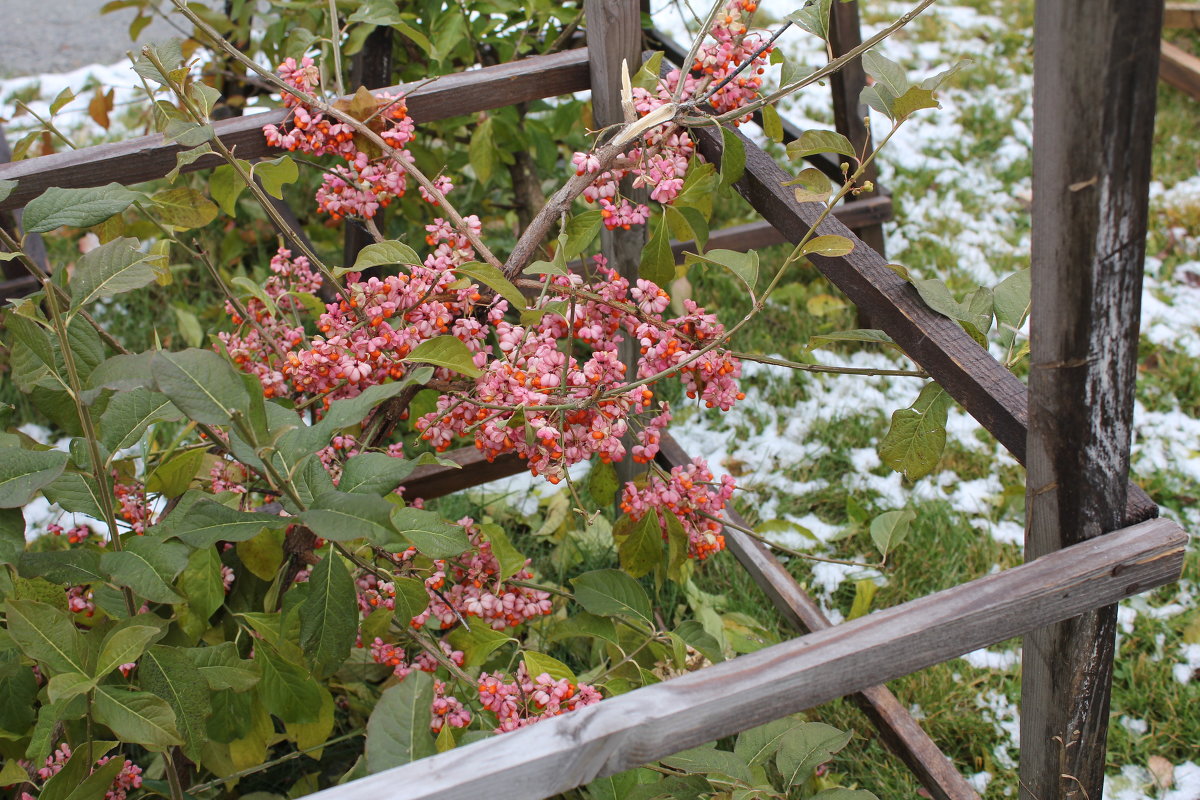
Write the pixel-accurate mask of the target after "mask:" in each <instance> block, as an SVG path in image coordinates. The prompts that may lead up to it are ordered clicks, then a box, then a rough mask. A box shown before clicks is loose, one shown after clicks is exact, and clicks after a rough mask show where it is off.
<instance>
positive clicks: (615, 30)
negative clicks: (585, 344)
mask: <svg viewBox="0 0 1200 800" xmlns="http://www.w3.org/2000/svg"><path fill="white" fill-rule="evenodd" d="M583 8H584V16H585V19H586V31H587V44H588V67H589V71H590V73H591V80H592V114H593V116H594V117H595V124H596V127H597V128H603V127H604V126H606V125H612V124H614V123H617V122H621V121H622V120H623V119H624V113H623V112H622V110H621V61H622V60H624V61H625V62H626V63H628V65H629V72H630V75H633V74H634V73H636V72H637V70H638V69H639V67H640V66H641V63H642V27H641V18H642V15H641V3H640V1H639V0H584V4H583ZM621 192H622V193H623V194H624V195H625V196H627V197H629V198H630V199H631V200H632V201H633V202H635V203H636V202H645V201H646V191H645V190H644V189H634V188H633V187H632V186H631V185H630V184H629V181H628V180H626V181H622V184H621ZM600 237H601V238H600V244H601V250H602V251H603V253H604V257H605V258H607V259H608V265H609V266H610V267H611V268H613V269H615V270H617V272H619V273H620V274H621V275H622V276H623V277H625V278H628V279H629V281H630V282H631V283H632V282H633V281H634V280H636V279H637V274H638V264H639V263H640V261H641V256H642V247H643V246H644V245H645V243H646V228H645V226H641V227H638V228H634V229H632V230H628V231H626V230H621V229H620V228H618V229H617V230H615V231H607V230H604V231H601V234H600ZM618 352H619V355H620V357H621V360H622V361H623V362H625V363H626V364H630V365H632V364H635V363H637V357H638V349H637V342H636V340H634V339H633V338H632V337H626V341H625V342H623V343H622V345H621V349H620V350H619V351H618ZM631 369H632V367H631ZM633 377H634V375H633V374H632V372H631V373H630V374H629V378H630V379H632V378H633ZM625 439H626V441H625V447H626V449H627V450H628V449H629V448H630V447H632V445H633V440H632V437H631V436H629V435H627V436H626V437H625ZM616 467H617V478H618V479H619V480H620V481H622V482H624V481H628V480H631V479H632V478H633V475H634V473H635V472H636V471H637V470H636V469H635V468H636V467H637V465H636V464H634V462H633V459H630V458H626V459H625V460H624V461H622V462H621V463H619V464H617V465H616Z"/></svg>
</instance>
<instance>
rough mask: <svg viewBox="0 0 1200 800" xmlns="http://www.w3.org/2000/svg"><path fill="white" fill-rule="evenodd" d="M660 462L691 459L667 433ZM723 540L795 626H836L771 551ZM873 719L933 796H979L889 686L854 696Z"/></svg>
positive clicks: (962, 799) (955, 799)
mask: <svg viewBox="0 0 1200 800" xmlns="http://www.w3.org/2000/svg"><path fill="white" fill-rule="evenodd" d="M659 448H660V449H659V453H658V459H657V460H658V462H659V463H660V464H661V465H662V466H664V467H666V468H667V469H670V468H671V467H674V466H678V465H681V464H686V463H688V462H689V461H691V457H690V456H689V455H688V454H687V452H686V451H685V450H684V449H683V448H682V447H680V446H679V443H678V442H676V441H675V439H674V438H672V437H671V435H670V434H665V435H664V436H663V437H662V441H661V442H660V444H659ZM725 516H726V518H727V519H729V521H730V522H732V523H733V524H734V525H741V526H742V527H747V525H746V521H745V520H743V519H742V517H741V515H740V514H738V513H737V512H736V511H733V510H732V509H727V510H726V512H725ZM725 544H726V545H727V546H728V547H729V550H730V552H731V553H733V555H734V557H735V558H737V560H738V562H740V563H741V565H742V567H743V568H744V569H745V570H746V572H748V573H749V574H750V577H751V578H753V579H754V582H755V583H756V584H758V587H759V588H760V589H762V590H763V593H764V594H766V595H767V597H768V598H770V600H771V602H772V604H773V605H774V606H775V609H776V610H777V611H778V612H779V614H780V615H781V616H782V617H783V618H784V619H785V620H787V622H788V624H789V625H791V626H792V628H794V629H796V630H798V631H801V632H815V631H821V630H825V629H826V628H831V627H833V624H832V623H831V622H830V621H829V618H828V617H826V616H825V612H823V611H822V610H821V607H820V606H819V605H818V604H817V602H816V601H815V600H813V599H812V597H810V596H809V594H808V593H807V592H806V591H804V588H803V587H802V586H801V585H800V584H799V583H798V582H797V581H796V579H795V578H793V577H792V574H791V573H790V572H788V571H787V568H786V567H785V566H784V565H783V564H781V563H780V562H779V559H777V558H775V556H774V554H773V553H772V552H771V549H770V548H769V547H767V546H766V545H765V544H763V543H762V542H760V541H758V540H757V539H755V538H753V537H751V536H748V535H746V534H745V533H743V532H742V531H740V530H738V529H737V528H733V527H728V526H726V528H725ZM852 699H853V700H854V702H855V703H857V704H858V707H859V708H861V709H862V711H863V713H864V714H866V715H867V717H868V718H869V719H870V720H871V723H872V724H873V725H874V726H875V729H876V730H877V731H879V735H880V737H881V738H882V739H883V741H884V742H885V743H886V744H887V746H888V747H889V748H890V749H891V750H892V752H894V753H895V754H896V755H897V756H899V757H900V759H901V760H902V761H903V762H904V763H905V764H906V765H907V766H908V768H909V769H910V770H912V772H913V774H914V775H916V777H917V780H919V781H920V782H921V785H922V786H924V787H925V788H926V789H927V790H928V791H929V793H930V794H931V795H932V796H933V797H934V800H979V795H978V794H977V793H976V792H975V790H974V789H972V788H971V785H970V784H969V783H967V781H966V779H965V778H963V776H962V773H960V772H959V771H958V770H957V769H955V767H954V764H953V763H951V761H950V759H948V758H946V756H945V754H944V753H942V751H941V749H939V748H938V746H937V744H936V743H935V742H934V741H933V739H931V738H929V734H927V733H926V732H925V730H924V729H923V728H922V727H921V725H920V723H918V722H917V721H916V720H915V719H913V716H912V714H910V713H909V711H908V709H907V708H905V707H904V706H903V705H901V703H900V701H899V700H897V699H896V696H895V695H894V694H892V693H891V692H890V691H889V690H888V689H887V687H885V686H868V687H867V688H865V689H863V690H861V691H859V692H857V693H855V694H854V695H853V697H852Z"/></svg>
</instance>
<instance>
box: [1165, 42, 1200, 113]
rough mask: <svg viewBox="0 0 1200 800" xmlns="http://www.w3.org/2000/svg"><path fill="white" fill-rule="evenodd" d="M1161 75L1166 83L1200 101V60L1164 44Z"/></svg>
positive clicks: (1177, 48)
mask: <svg viewBox="0 0 1200 800" xmlns="http://www.w3.org/2000/svg"><path fill="white" fill-rule="evenodd" d="M1159 75H1160V77H1161V78H1162V79H1163V80H1164V81H1165V82H1166V83H1168V84H1170V85H1171V86H1174V87H1175V88H1176V89H1180V90H1181V91H1184V92H1187V93H1188V94H1190V95H1191V96H1192V97H1194V98H1196V99H1197V100H1200V58H1196V57H1195V56H1194V55H1192V54H1191V53H1189V52H1187V51H1186V50H1184V49H1182V48H1180V47H1176V46H1175V45H1173V44H1171V43H1170V42H1163V43H1162V61H1161V63H1160V64H1159Z"/></svg>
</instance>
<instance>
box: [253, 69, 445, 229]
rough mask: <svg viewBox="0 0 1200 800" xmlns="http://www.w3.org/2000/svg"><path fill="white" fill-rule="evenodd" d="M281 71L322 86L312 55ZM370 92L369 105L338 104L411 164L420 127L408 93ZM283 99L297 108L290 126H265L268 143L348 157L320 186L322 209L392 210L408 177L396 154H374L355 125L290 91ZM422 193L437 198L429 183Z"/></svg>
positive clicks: (307, 87) (333, 213) (339, 213)
mask: <svg viewBox="0 0 1200 800" xmlns="http://www.w3.org/2000/svg"><path fill="white" fill-rule="evenodd" d="M279 75H280V77H281V78H283V80H284V81H285V82H287V83H288V84H290V85H292V86H294V87H296V88H297V89H300V90H302V91H304V92H307V93H309V94H313V93H315V92H316V90H317V88H318V87H319V85H320V72H319V71H318V70H317V67H316V65H315V64H314V63H313V60H312V59H311V58H307V57H305V58H303V59H301V61H300V62H299V63H297V62H296V60H295V59H294V58H288V59H285V60H284V62H283V63H282V64H281V65H280V66H279ZM360 94H362V92H360ZM369 96H370V97H371V98H372V99H373V103H370V104H369V107H365V108H364V107H361V106H360V105H359V104H358V100H359V97H358V96H356V97H355V99H354V100H353V101H349V102H347V101H338V103H337V104H336V105H337V106H338V107H339V109H340V110H344V111H348V112H350V113H352V114H354V115H355V116H356V117H358V118H359V119H361V120H362V121H363V122H365V123H366V124H367V125H368V127H370V128H371V129H372V130H373V131H375V132H376V133H377V134H379V137H380V138H381V139H383V140H384V141H385V142H387V143H388V144H389V145H391V147H392V148H393V149H395V150H396V151H397V153H398V157H399V158H403V159H407V160H408V161H409V162H411V161H412V160H413V156H412V154H411V153H410V152H408V151H407V150H405V149H404V148H405V147H406V146H407V145H408V143H409V142H411V141H412V140H413V137H414V133H415V126H414V125H413V121H412V120H411V119H410V118H409V116H408V107H407V105H406V104H405V101H404V96H403V95H400V94H389V93H387V92H377V93H375V94H374V95H369ZM283 100H284V104H285V105H287V106H288V107H289V108H291V109H292V116H291V120H290V124H288V123H285V124H284V125H265V126H263V134H264V135H265V136H266V139H267V144H269V145H271V146H273V147H280V148H284V149H286V150H293V151H295V150H299V151H300V152H302V153H308V154H310V155H314V156H324V155H337V156H341V157H342V158H343V159H345V161H346V164H345V165H338V166H336V167H334V168H333V169H332V170H330V171H329V172H327V173H325V176H324V179H323V181H322V183H321V187H320V188H319V189H318V190H317V209H318V210H319V211H322V212H324V213H327V214H329V216H330V218H331V219H333V220H340V219H342V218H343V217H345V216H358V217H364V218H366V219H370V218H371V217H374V216H375V214H376V213H378V211H379V209H380V208H386V207H387V206H388V204H390V203H391V202H392V201H393V200H395V199H396V198H397V197H403V196H404V193H405V191H406V190H407V177H406V175H405V173H404V170H403V168H402V167H401V165H400V164H399V163H398V162H397V161H396V159H395V158H392V157H390V156H385V157H380V158H372V157H371V156H369V155H368V154H367V153H366V152H364V151H363V150H361V149H360V148H359V146H358V143H357V142H356V141H355V133H354V128H352V127H351V126H350V125H347V124H346V123H344V122H338V121H337V120H334V119H327V118H326V117H325V115H324V113H322V112H320V111H317V110H315V109H312V108H310V107H308V106H306V105H304V104H303V103H301V102H300V101H299V100H297V99H296V98H295V97H293V96H291V95H290V94H284V97H283ZM437 187H438V189H439V190H440V191H441V192H442V193H443V194H445V193H446V192H448V191H450V190H451V189H452V188H454V187H453V184H451V183H450V181H449V179H446V178H440V179H439V181H438V183H437ZM421 196H422V197H423V198H425V199H426V200H427V201H429V202H431V203H432V202H435V201H434V198H433V197H432V196H431V195H430V194H429V193H428V192H426V191H425V190H424V187H422V191H421Z"/></svg>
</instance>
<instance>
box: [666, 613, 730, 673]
mask: <svg viewBox="0 0 1200 800" xmlns="http://www.w3.org/2000/svg"><path fill="white" fill-rule="evenodd" d="M675 635H676V636H678V637H679V638H680V639H682V640H683V642H684V644H686V645H688V646H689V647H691V648H693V649H694V650H698V651H699V652H700V655H702V656H704V657H705V658H707V659H708V660H709V661H711V662H713V663H714V664H715V663H717V662H718V661H724V660H725V653H724V652H722V650H721V643H720V642H718V641H717V640H716V638H715V637H714V636H713V635H712V634H711V633H709V632H708V631H706V630H704V626H703V625H701V624H700V623H699V622H698V621H696V620H694V619H686V620H684V621H683V622H681V623H679V627H678V628H676V629H675Z"/></svg>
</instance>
